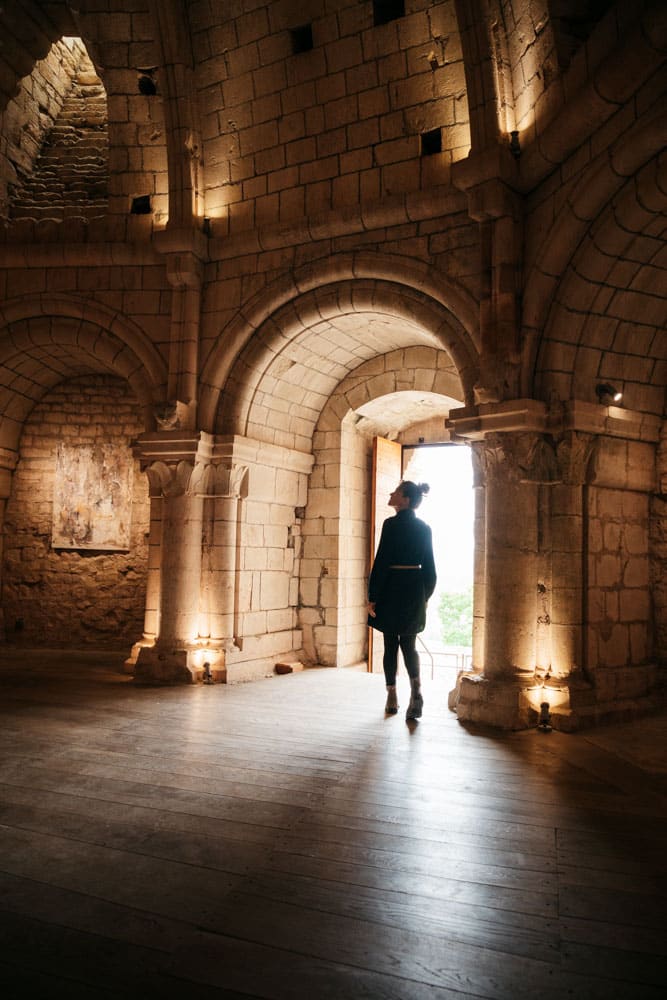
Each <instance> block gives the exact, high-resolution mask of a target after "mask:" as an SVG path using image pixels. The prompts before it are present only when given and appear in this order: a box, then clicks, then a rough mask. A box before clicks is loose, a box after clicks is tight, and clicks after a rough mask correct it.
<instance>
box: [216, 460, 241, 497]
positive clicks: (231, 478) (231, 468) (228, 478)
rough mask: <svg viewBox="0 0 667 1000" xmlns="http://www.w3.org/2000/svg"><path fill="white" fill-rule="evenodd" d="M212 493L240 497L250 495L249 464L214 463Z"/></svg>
mask: <svg viewBox="0 0 667 1000" xmlns="http://www.w3.org/2000/svg"><path fill="white" fill-rule="evenodd" d="M211 493H212V494H213V496H217V497H231V498H236V499H240V498H241V497H246V496H247V495H248V466H247V465H214V466H213V475H212V477H211Z"/></svg>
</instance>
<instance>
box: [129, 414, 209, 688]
mask: <svg viewBox="0 0 667 1000" xmlns="http://www.w3.org/2000/svg"><path fill="white" fill-rule="evenodd" d="M138 452H139V455H140V458H141V460H142V467H143V468H144V471H145V472H146V473H147V475H148V478H149V482H150V487H151V507H152V510H151V523H152V524H153V525H154V528H155V533H157V531H158V527H157V526H158V525H159V534H160V539H159V559H158V560H155V553H154V554H153V556H154V561H159V586H158V585H157V581H156V580H155V574H153V578H152V581H151V582H152V587H150V588H149V592H148V594H147V612H146V620H147V622H148V620H149V616H150V617H151V618H152V624H153V627H154V630H155V633H156V639H155V642H154V644H152V645H150V644H149V641H150V635H145V636H144V640H143V641H142V642H141V643H139V644H138V647H139V648H138V655H137V659H136V666H135V670H134V676H135V680H137V681H139V682H141V683H146V684H169V683H190V682H192V681H194V680H197V679H198V678H199V677H200V676H201V674H202V672H203V664H204V660H206V661H207V662H209V663H211V656H210V655H209V654H208V651H207V653H206V655H205V656H202V637H201V636H200V600H201V573H202V525H203V512H204V499H205V496H206V494H207V490H208V480H209V478H210V469H211V466H210V452H211V441H210V439H209V436H208V435H205V434H199V435H188V434H187V433H185V434H183V433H181V432H179V431H171V432H165V433H163V434H160V433H157V434H145V435H142V437H141V438H140V440H139V442H138ZM156 506H159V510H158V511H155V509H154V508H155V507H156ZM154 513H156V514H157V515H158V516H155V517H154V516H153V514H154ZM152 568H153V571H155V569H156V567H155V566H153V567H152ZM156 592H157V593H156ZM155 597H158V609H157V610H158V613H157V615H155V609H153V608H149V607H148V605H149V602H150V601H151V600H152V599H153V598H155Z"/></svg>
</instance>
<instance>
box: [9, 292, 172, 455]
mask: <svg viewBox="0 0 667 1000" xmlns="http://www.w3.org/2000/svg"><path fill="white" fill-rule="evenodd" d="M100 372H104V373H109V374H113V375H118V376H119V377H121V378H123V379H125V380H126V381H127V382H128V383H129V385H130V386H131V388H132V390H133V392H134V394H135V396H136V398H137V400H138V401H139V403H140V404H141V405H142V406H144V407H145V408H146V420H147V425H149V424H150V420H151V419H152V418H151V416H150V415H149V410H150V406H151V404H152V403H153V402H156V401H157V400H159V399H160V398H161V396H162V395H163V394H164V386H165V383H166V368H165V365H164V362H163V361H162V359H161V357H160V355H159V354H158V353H157V351H156V350H155V348H154V347H153V345H152V344H151V343H150V341H149V340H148V338H147V337H146V335H145V334H144V333H143V332H142V331H140V330H139V329H138V327H136V325H135V324H133V323H131V322H129V321H127V320H125V319H123V318H121V317H119V316H118V315H117V314H115V313H113V311H111V310H108V309H106V308H105V307H103V306H99V305H96V304H91V303H86V302H84V301H83V300H76V299H74V298H68V297H65V296H63V297H58V296H53V297H48V296H45V297H44V298H42V299H41V300H37V301H35V300H34V299H32V300H27V299H20V300H13V301H11V302H8V303H6V304H5V305H4V306H3V307H2V309H1V310H0V378H1V380H2V388H1V389H0V447H4V448H8V449H10V450H15V449H16V448H17V447H18V441H19V437H20V434H21V428H22V425H23V421H24V420H25V419H26V417H27V416H28V414H29V413H30V412H31V410H32V408H33V406H34V405H35V403H36V402H37V401H38V400H39V399H41V397H42V396H43V395H44V393H45V392H47V391H48V390H49V389H51V388H52V387H53V386H54V385H57V384H58V383H59V382H61V381H63V380H64V379H68V378H71V377H73V376H77V375H85V374H91V373H100Z"/></svg>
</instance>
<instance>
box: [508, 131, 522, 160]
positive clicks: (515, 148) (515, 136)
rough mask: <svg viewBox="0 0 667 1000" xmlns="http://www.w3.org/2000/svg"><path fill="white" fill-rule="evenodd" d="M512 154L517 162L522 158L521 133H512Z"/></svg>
mask: <svg viewBox="0 0 667 1000" xmlns="http://www.w3.org/2000/svg"><path fill="white" fill-rule="evenodd" d="M510 153H511V154H512V156H513V157H514V159H515V160H518V159H519V157H520V156H521V143H520V142H519V133H518V131H516V130H513V131H512V132H510Z"/></svg>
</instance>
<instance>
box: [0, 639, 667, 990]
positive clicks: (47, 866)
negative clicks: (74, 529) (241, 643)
mask: <svg viewBox="0 0 667 1000" xmlns="http://www.w3.org/2000/svg"><path fill="white" fill-rule="evenodd" d="M406 693H407V680H406V679H405V675H403V678H402V688H400V694H401V696H402V701H403V704H404V705H405V701H406ZM445 693H446V687H445V686H444V685H443V684H438V683H437V682H436V683H427V684H426V686H425V700H426V707H425V712H424V717H423V719H422V721H421V722H420V723H418V724H413V725H411V726H410V727H408V726H407V725H406V723H405V721H404V717H403V713H400V714H399V715H398V716H396V717H393V718H385V717H384V713H383V711H382V707H383V703H384V691H383V684H382V681H381V679H380V678H379V677H376V676H369V675H368V674H366V673H364V672H362V671H358V670H314V671H308V672H306V673H303V674H293V675H290V676H287V677H276V678H273V679H269V680H266V681H259V682H256V683H254V684H247V685H237V686H230V687H227V686H224V685H213V686H198V687H188V688H168V689H159V690H156V689H141V688H135V687H134V686H133V683H132V681H131V680H130V679H128V678H127V677H124V676H122V675H120V674H118V673H116V672H113V671H111V670H110V669H109V668H108V666H105V665H104V663H102V662H101V661H100V660H95V659H94V658H93V659H91V658H88V659H86V658H85V657H83V658H79V659H77V658H76V657H75V658H73V659H70V660H62V658H61V659H60V660H59V659H58V658H50V657H44V656H38V655H32V656H30V655H26V654H24V655H23V656H20V657H15V656H12V655H8V654H7V653H6V652H5V653H4V654H3V657H2V661H1V662H0V697H1V699H2V700H1V705H0V753H1V756H0V996H1V997H2V998H3V1000H13V998H19V997H20V998H23V997H26V998H27V997H31V998H32V997H48V998H57V997H67V998H68V1000H74V998H86V1000H91V998H96V997H119V998H128V997H160V998H165V997H166V998H170V997H180V998H184V1000H190V998H200V997H201V998H204V997H206V998H208V997H266V998H295V1000H296V998H313V1000H334V998H335V1000H345V998H362V997H363V998H367V1000H382V998H392V1000H399V998H400V1000H422V998H429V1000H446V998H447V1000H465V998H473V997H474V998H477V997H491V998H511V1000H521V998H540V1000H550V998H565V997H567V998H575V1000H580V998H595V1000H598V998H599V1000H609V998H619V1000H621V998H622V1000H635V998H658V997H660V998H662V997H664V995H665V994H664V989H665V986H667V972H666V969H667V935H666V934H665V930H666V928H667V909H666V907H665V895H664V888H665V878H664V876H665V867H666V858H667V852H666V850H665V848H666V847H667V825H666V823H665V820H666V818H667V761H666V756H665V735H666V734H667V721H666V720H665V718H657V719H652V720H648V721H647V722H646V723H643V722H637V723H634V724H633V726H632V727H630V728H628V727H627V726H626V727H615V728H611V729H606V730H599V731H597V732H595V733H588V734H583V735H582V734H580V735H577V736H564V735H561V734H558V733H551V734H548V735H547V734H541V733H538V732H536V731H531V732H525V733H520V734H513V735H497V734H496V735H494V734H490V733H483V732H479V731H477V732H475V731H471V730H466V729H465V728H464V727H463V726H461V725H460V724H459V723H457V721H456V719H455V717H454V716H452V715H451V714H450V713H449V712H448V711H447V710H446V708H445Z"/></svg>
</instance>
